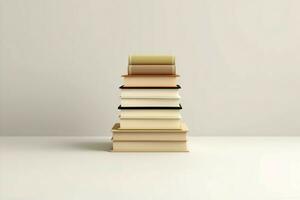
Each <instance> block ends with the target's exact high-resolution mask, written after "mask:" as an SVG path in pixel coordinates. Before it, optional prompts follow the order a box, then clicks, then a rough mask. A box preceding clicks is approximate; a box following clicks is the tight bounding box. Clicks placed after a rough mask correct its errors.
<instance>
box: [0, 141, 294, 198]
mask: <svg viewBox="0 0 300 200" xmlns="http://www.w3.org/2000/svg"><path fill="white" fill-rule="evenodd" d="M110 149H111V141H110V139H109V138H105V137H0V199H1V200H19V199H20V200H54V199H55V200H60V199H62V200H87V199H88V200H96V199H97V200H99V199H118V200H119V199H130V200H135V199H139V200H140V199H143V200H145V199H146V200H147V199H172V200H173V199H175V200H176V199H201V200H206V199H209V200H210V199H212V200H227V199H228V200H229V199H230V200H260V199H261V200H269V199H270V200H300V137H190V138H189V149H190V152H189V153H112V152H110Z"/></svg>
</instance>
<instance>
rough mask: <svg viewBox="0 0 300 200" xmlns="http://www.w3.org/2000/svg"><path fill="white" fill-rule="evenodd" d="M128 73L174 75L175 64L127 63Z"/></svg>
mask: <svg viewBox="0 0 300 200" xmlns="http://www.w3.org/2000/svg"><path fill="white" fill-rule="evenodd" d="M128 74H129V75H143V74H144V75H153V74H154V75H155V74H158V75H159V74H161V75H175V74H176V67H175V65H128Z"/></svg>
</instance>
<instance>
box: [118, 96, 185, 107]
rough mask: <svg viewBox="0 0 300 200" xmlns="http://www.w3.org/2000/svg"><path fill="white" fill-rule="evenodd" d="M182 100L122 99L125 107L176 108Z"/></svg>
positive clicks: (122, 104)
mask: <svg viewBox="0 0 300 200" xmlns="http://www.w3.org/2000/svg"><path fill="white" fill-rule="evenodd" d="M179 103H180V98H121V106H124V107H143V106H144V107H145V106H146V107H176V106H178V105H179Z"/></svg>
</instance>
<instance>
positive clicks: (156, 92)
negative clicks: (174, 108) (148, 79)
mask: <svg viewBox="0 0 300 200" xmlns="http://www.w3.org/2000/svg"><path fill="white" fill-rule="evenodd" d="M120 89H121V98H180V96H179V93H178V91H179V89H180V86H179V85H177V86H176V87H161V88H157V87H125V86H121V87H120Z"/></svg>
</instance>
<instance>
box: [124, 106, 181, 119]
mask: <svg viewBox="0 0 300 200" xmlns="http://www.w3.org/2000/svg"><path fill="white" fill-rule="evenodd" d="M119 117H120V118H153V117H158V118H181V115H180V110H179V109H143V108H139V109H120V114H119Z"/></svg>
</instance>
